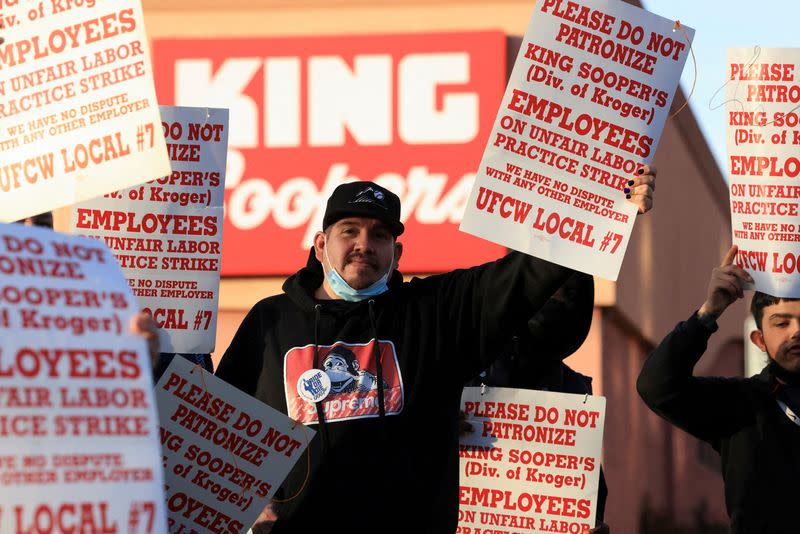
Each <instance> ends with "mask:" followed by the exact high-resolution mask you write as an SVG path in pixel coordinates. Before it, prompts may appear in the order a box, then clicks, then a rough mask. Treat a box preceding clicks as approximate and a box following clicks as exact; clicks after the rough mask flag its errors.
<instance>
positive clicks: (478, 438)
mask: <svg viewBox="0 0 800 534" xmlns="http://www.w3.org/2000/svg"><path fill="white" fill-rule="evenodd" d="M605 408H606V399H605V397H593V396H587V395H571V394H567V393H552V392H547V391H535V390H524V389H510V388H487V389H486V390H485V391H484V393H481V388H476V387H475V388H473V387H469V388H464V393H463V394H462V395H461V409H462V410H463V411H464V413H466V420H467V422H469V423H470V424H471V425H472V427H473V432H471V433H467V434H466V435H463V436H461V438H460V442H459V456H460V459H461V462H460V465H461V477H460V483H459V486H460V487H459V510H458V529H459V530H458V532H460V533H462V534H478V532H484V531H487V532H488V531H494V530H495V529H501V530H503V531H509V532H520V533H522V532H585V531H586V530H588V529H590V528H594V526H595V517H596V514H597V494H598V486H599V483H600V452H601V449H602V445H603V425H604V424H605ZM487 529H488V530H487Z"/></svg>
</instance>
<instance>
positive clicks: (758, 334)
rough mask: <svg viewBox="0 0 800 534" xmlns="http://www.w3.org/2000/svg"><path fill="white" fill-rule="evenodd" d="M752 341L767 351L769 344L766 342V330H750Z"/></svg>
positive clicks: (763, 350)
mask: <svg viewBox="0 0 800 534" xmlns="http://www.w3.org/2000/svg"><path fill="white" fill-rule="evenodd" d="M750 341H752V342H753V345H755V346H756V347H758V349H759V350H760V351H761V352H767V344H766V343H764V332H762V331H761V330H753V331H752V332H750Z"/></svg>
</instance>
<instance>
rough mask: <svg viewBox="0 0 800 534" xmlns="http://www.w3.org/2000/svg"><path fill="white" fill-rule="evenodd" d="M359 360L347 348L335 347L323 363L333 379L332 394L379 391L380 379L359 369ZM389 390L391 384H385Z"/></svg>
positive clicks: (326, 371)
mask: <svg viewBox="0 0 800 534" xmlns="http://www.w3.org/2000/svg"><path fill="white" fill-rule="evenodd" d="M359 367H360V366H359V363H358V359H357V358H356V355H355V354H353V352H352V351H351V350H349V349H347V348H346V347H342V346H337V347H334V348H333V349H332V350H331V351H330V352H329V353H328V355H327V356H326V357H325V359H324V360H323V362H322V368H323V369H324V370H325V373H326V374H327V375H328V378H330V379H331V394H334V395H336V394H340V393H351V392H354V391H358V392H366V391H372V390H374V389H378V378H377V377H376V376H375V375H374V374H372V373H370V372H369V371H366V370H362V369H360V368H359ZM383 387H384V388H386V389H388V387H389V384H387V383H386V381H384V382H383Z"/></svg>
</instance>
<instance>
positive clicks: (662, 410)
mask: <svg viewBox="0 0 800 534" xmlns="http://www.w3.org/2000/svg"><path fill="white" fill-rule="evenodd" d="M736 253H737V248H736V247H735V246H734V247H732V248H731V249H730V250H729V251H728V254H727V255H726V256H725V259H724V260H723V262H722V265H721V266H720V267H718V268H715V269H714V271H713V273H712V275H711V281H710V283H709V286H708V295H707V298H706V301H705V302H704V303H703V305H702V306H701V307H700V309H699V310H698V311H697V312H696V313H694V314H692V316H691V317H689V319H688V320H686V321H684V322H681V323H679V324H678V325H677V326H676V327H675V329H674V330H673V331H672V332H671V333H670V334H669V335H668V336H667V337H666V338H665V339H664V340H663V341H662V342H661V344H660V345H659V346H658V347H657V348H656V349H655V350H654V351H653V353H652V354H650V356H649V357H648V358H647V361H646V362H645V364H644V367H643V368H642V371H641V374H640V375H639V380H638V382H637V388H638V390H639V394H640V395H641V396H642V398H643V399H644V401H645V402H646V403H647V405H648V406H649V407H650V408H651V409H652V410H653V411H655V412H656V413H658V414H659V415H660V416H662V417H664V418H665V419H667V420H668V421H670V422H671V423H672V424H674V425H676V426H678V427H680V428H681V429H683V430H685V431H686V432H688V433H690V434H692V435H693V436H695V437H697V438H699V439H702V440H704V441H706V442H708V443H709V444H711V446H712V447H713V448H714V449H715V450H716V451H717V452H719V454H720V456H721V460H722V476H723V478H724V481H725V504H726V506H727V510H728V514H729V516H730V519H731V532H732V533H733V534H761V533H765V534H766V533H770V534H772V533H784V532H787V533H788V532H800V519H798V517H797V508H796V501H797V497H796V496H797V493H796V488H797V483H798V480H800V426H798V424H800V422H799V421H798V418H797V415H796V414H800V300H797V299H785V298H778V297H773V296H771V295H767V294H765V293H761V292H756V293H755V294H754V295H753V300H752V303H751V308H750V310H751V312H752V314H753V318H754V319H755V323H756V328H757V329H756V330H754V331H753V332H752V333H751V334H750V340H751V341H752V342H753V343H754V344H755V345H756V346H758V348H759V349H761V350H762V351H764V352H766V353H767V356H768V357H769V364H768V365H767V366H766V367H765V368H764V370H763V371H762V372H761V373H760V374H759V375H757V376H754V377H751V378H720V377H693V376H692V368H693V367H694V365H695V364H696V363H697V361H698V360H699V359H700V357H701V356H702V355H703V352H704V351H705V350H706V345H707V343H708V339H709V337H710V336H711V335H712V334H713V333H714V332H715V331H716V330H717V325H716V320H717V318H718V317H719V316H720V315H721V314H722V313H723V312H724V311H725V309H726V308H727V307H728V306H729V305H731V304H732V303H733V302H734V301H736V300H737V299H739V298H742V296H743V291H742V288H743V287H744V286H745V284H748V283H752V278H751V277H750V276H749V275H748V274H747V273H746V272H745V271H744V270H742V269H741V268H739V267H737V266H736V265H734V264H733V260H734V258H735V257H736Z"/></svg>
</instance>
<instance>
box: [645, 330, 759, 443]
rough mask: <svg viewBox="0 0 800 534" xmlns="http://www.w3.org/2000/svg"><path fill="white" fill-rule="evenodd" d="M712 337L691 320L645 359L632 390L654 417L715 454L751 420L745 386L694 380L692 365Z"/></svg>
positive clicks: (738, 382)
mask: <svg viewBox="0 0 800 534" xmlns="http://www.w3.org/2000/svg"><path fill="white" fill-rule="evenodd" d="M715 331H716V325H715V326H714V328H713V329H710V328H708V327H707V326H705V325H703V324H702V323H701V322H700V320H699V319H698V318H697V314H693V315H692V316H691V317H690V318H689V319H688V320H687V321H684V322H681V323H679V324H678V326H676V327H675V329H674V330H673V331H672V332H671V333H670V334H669V335H667V337H666V338H664V340H663V341H662V342H661V344H660V345H659V346H658V347H657V348H656V349H655V350H654V351H653V352H652V353H651V354H650V355H649V356H648V357H647V360H646V361H645V363H644V367H643V368H642V371H641V373H639V379H638V380H637V382H636V389H637V390H638V391H639V395H640V396H641V397H642V399H643V400H644V402H645V403H646V404H647V405H648V406H649V407H650V409H652V410H653V411H654V412H656V413H657V414H658V415H660V416H661V417H663V418H664V419H666V420H667V421H669V422H670V423H672V424H674V425H675V426H677V427H679V428H681V429H683V430H685V431H686V432H688V433H689V434H692V435H693V436H695V437H697V438H700V439H702V440H704V441H707V442H709V443H711V445H713V446H715V447H717V448H718V445H719V444H718V440H719V439H720V438H723V437H725V436H729V435H730V434H732V433H733V432H735V431H736V430H737V429H739V428H741V427H742V426H743V425H745V424H748V423H751V422H752V421H753V419H754V417H755V415H754V413H752V412H753V409H752V404H751V403H750V402H748V401H749V398H748V397H749V395H748V393H747V391H746V390H745V388H744V387H743V385H744V384H745V380H743V379H736V378H721V377H693V376H692V371H693V369H694V366H695V364H696V363H697V361H698V360H699V359H700V357H701V356H702V355H703V353H704V352H705V350H706V347H707V345H708V339H709V338H710V337H711V334H712V333H714V332H715Z"/></svg>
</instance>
